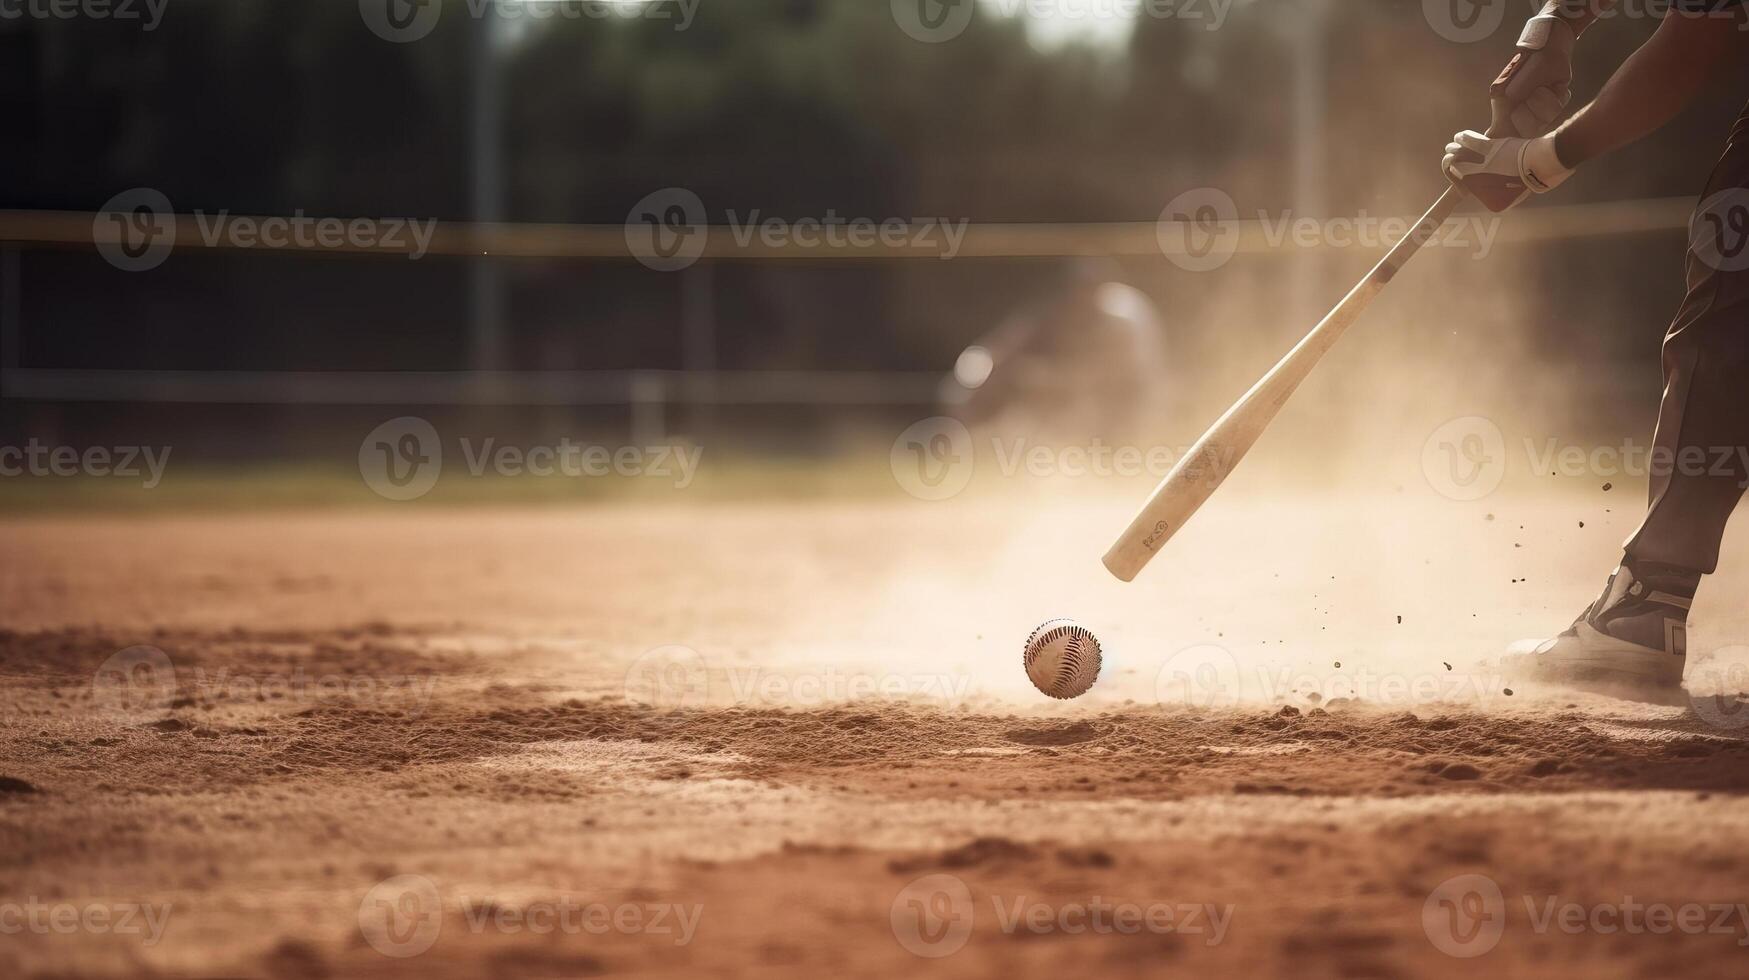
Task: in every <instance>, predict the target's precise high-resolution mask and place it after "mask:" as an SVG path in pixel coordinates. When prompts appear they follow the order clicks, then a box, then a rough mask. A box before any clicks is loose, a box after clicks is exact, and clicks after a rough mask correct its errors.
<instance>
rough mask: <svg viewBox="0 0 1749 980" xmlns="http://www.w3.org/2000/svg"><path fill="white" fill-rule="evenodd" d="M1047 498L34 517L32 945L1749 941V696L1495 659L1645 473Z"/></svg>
mask: <svg viewBox="0 0 1749 980" xmlns="http://www.w3.org/2000/svg"><path fill="white" fill-rule="evenodd" d="M1043 503H1044V504H1046V505H1045V506H1041V501H1040V500H1036V499H1035V500H1027V501H1013V502H1008V503H1003V504H992V503H990V502H987V501H983V500H977V501H972V500H967V501H961V502H956V503H950V504H933V505H932V504H923V503H920V502H907V503H904V504H895V503H891V502H868V503H862V504H827V503H810V504H775V503H774V504H753V503H747V504H732V505H731V504H721V503H719V504H712V505H706V506H689V507H680V506H646V505H636V506H633V505H625V506H612V507H597V508H592V509H559V508H537V509H526V510H501V511H495V510H486V509H479V508H467V509H457V510H443V509H438V508H432V507H411V508H406V509H400V508H396V507H385V508H380V509H367V510H359V511H335V512H304V513H284V514H270V515H261V514H257V515H233V516H224V517H195V516H186V517H177V516H161V517H152V518H139V517H134V518H125V519H124V518H93V517H80V518H76V519H75V518H38V519H31V520H15V521H10V522H6V523H0V622H3V623H4V624H5V629H4V630H3V631H0V975H6V976H27V977H29V976H44V977H47V976H55V977H62V976H97V977H137V976H157V975H162V976H189V977H194V976H200V977H217V976H232V977H237V976H246V977H276V978H277V977H312V978H314V977H390V976H394V977H403V976H405V977H422V978H428V977H447V976H488V975H489V976H502V977H531V978H532V977H568V976H589V975H596V974H648V975H682V974H686V975H697V974H706V975H713V974H714V975H730V974H737V973H747V972H753V971H759V972H761V973H767V974H781V975H795V976H821V975H833V974H844V975H858V976H882V977H887V976H894V975H901V974H914V973H928V974H931V975H935V974H940V975H964V976H990V975H1001V974H1009V975H1020V974H1022V973H1023V972H1024V974H1028V975H1051V974H1059V973H1070V972H1074V973H1085V974H1088V975H1101V976H1103V975H1136V976H1143V975H1146V976H1162V975H1165V976H1176V975H1184V976H1207V975H1234V976H1244V975H1260V974H1266V973H1267V974H1289V973H1291V974H1293V975H1296V976H1343V977H1392V976H1442V975H1454V976H1455V975H1465V974H1472V973H1473V972H1474V971H1475V970H1476V969H1477V968H1478V967H1481V968H1483V969H1486V970H1487V971H1489V972H1490V973H1491V974H1492V975H1495V976H1500V977H1517V976H1556V975H1573V976H1647V977H1651V976H1669V975H1683V976H1691V977H1707V976H1720V977H1723V976H1740V975H1742V971H1743V964H1744V963H1745V962H1749V904H1740V903H1749V848H1746V846H1745V845H1746V844H1749V808H1746V807H1744V806H1743V805H1742V798H1743V793H1744V791H1745V790H1746V789H1749V749H1746V747H1745V743H1744V741H1743V733H1744V732H1745V731H1749V717H1742V716H1739V715H1737V714H1734V713H1732V712H1731V711H1729V710H1727V709H1726V707H1725V706H1722V705H1721V704H1719V703H1718V702H1716V701H1713V700H1712V699H1708V698H1697V699H1695V701H1694V702H1693V703H1692V704H1688V705H1675V706H1670V707H1656V706H1643V705H1628V704H1623V703H1619V702H1613V701H1608V700H1604V699H1600V698H1595V697H1583V696H1580V697H1573V696H1567V695H1563V694H1561V693H1559V692H1540V691H1535V690H1531V689H1528V688H1525V687H1523V686H1522V685H1517V684H1515V682H1514V681H1513V680H1512V679H1511V678H1510V677H1507V676H1504V675H1502V674H1501V673H1500V672H1499V671H1498V669H1497V668H1495V667H1494V666H1493V660H1492V657H1493V655H1494V654H1495V653H1496V652H1497V651H1498V650H1499V649H1501V648H1502V647H1503V646H1504V644H1505V643H1506V642H1508V641H1510V640H1513V639H1518V638H1521V637H1526V636H1532V635H1536V634H1537V633H1539V632H1542V631H1546V630H1549V629H1555V628H1559V627H1560V626H1562V625H1564V623H1565V621H1566V620H1568V619H1570V618H1571V616H1572V614H1573V613H1574V612H1575V611H1576V610H1577V608H1578V607H1579V605H1581V604H1583V603H1584V602H1585V601H1588V600H1589V598H1590V596H1591V594H1592V593H1594V592H1595V590H1596V588H1597V586H1598V585H1599V584H1600V580H1601V576H1603V575H1604V574H1606V573H1607V571H1608V568H1609V563H1610V561H1611V560H1612V559H1613V557H1614V551H1615V548H1616V545H1617V542H1619V541H1620V540H1621V537H1622V535H1623V534H1624V533H1625V531H1626V524H1625V523H1623V522H1624V521H1625V520H1626V518H1625V517H1624V515H1623V514H1620V513H1616V512H1615V511H1619V510H1624V508H1622V507H1620V506H1617V507H1615V508H1613V509H1610V510H1606V509H1605V507H1604V506H1603V505H1602V504H1601V503H1600V502H1599V501H1597V500H1595V499H1592V498H1590V497H1583V496H1568V497H1561V498H1557V499H1541V500H1537V501H1533V502H1526V501H1516V502H1514V501H1509V500H1495V501H1492V502H1490V503H1488V504H1486V505H1480V504H1479V505H1476V506H1475V507H1474V508H1473V509H1465V510H1459V511H1455V512H1454V511H1453V510H1451V509H1449V508H1447V509H1444V510H1440V511H1437V512H1429V511H1427V510H1426V509H1424V508H1422V507H1420V506H1418V505H1415V504H1414V503H1412V502H1407V501H1403V500H1396V499H1391V498H1385V499H1380V500H1374V501H1366V502H1357V503H1355V504H1354V505H1353V508H1352V510H1351V511H1348V512H1344V513H1341V514H1336V515H1334V516H1332V515H1330V514H1324V515H1320V516H1319V518H1318V519H1316V520H1311V519H1307V518H1308V515H1307V514H1305V513H1304V512H1302V511H1300V510H1298V509H1296V508H1295V507H1293V506H1290V505H1286V504H1281V503H1269V502H1259V501H1245V500H1242V499H1235V500H1232V501H1223V506H1222V507H1220V508H1214V509H1211V510H1210V511H1209V512H1208V513H1206V514H1204V515H1202V516H1201V517H1199V519H1198V522H1197V524H1195V525H1193V527H1192V528H1191V529H1188V530H1187V531H1186V532H1185V534H1184V535H1182V536H1181V538H1180V540H1179V541H1178V542H1175V549H1177V550H1176V551H1175V553H1174V555H1173V560H1172V561H1171V562H1170V563H1168V564H1165V565H1164V566H1163V567H1159V568H1154V569H1150V570H1149V572H1148V573H1147V575H1146V576H1145V577H1144V579H1143V580H1142V581H1141V582H1139V583H1138V584H1136V585H1133V586H1122V585H1119V584H1117V583H1115V582H1112V581H1110V580H1109V579H1107V578H1106V577H1105V576H1104V575H1103V572H1101V571H1100V570H1099V569H1098V565H1097V560H1098V559H1097V556H1098V553H1099V550H1100V548H1101V546H1102V545H1103V544H1104V543H1105V542H1104V539H1105V538H1107V537H1109V534H1110V532H1111V530H1112V529H1114V528H1116V527H1118V526H1121V523H1122V520H1123V518H1124V516H1126V515H1125V514H1124V507H1125V504H1122V503H1114V504H1112V505H1109V506H1108V505H1106V504H1104V503H1093V504H1087V505H1084V506H1080V505H1077V506H1070V505H1066V504H1061V503H1056V502H1053V501H1048V500H1047V501H1044V502H1043ZM1619 503H1621V502H1618V504H1619ZM1362 515H1364V519H1362ZM1579 520H1585V521H1586V524H1587V526H1586V528H1584V529H1580V528H1579V527H1578V523H1579ZM1733 576H1735V578H1733ZM1720 578H1721V581H1724V582H1727V583H1728V582H1734V581H1742V577H1741V569H1739V568H1737V567H1736V566H1733V567H1732V568H1728V569H1726V571H1725V574H1723V575H1721V577H1720ZM1714 592H1715V593H1716V594H1719V595H1720V596H1721V597H1720V598H1714V599H1703V604H1702V606H1701V607H1700V608H1699V609H1697V611H1696V637H1697V640H1696V645H1697V649H1698V650H1700V651H1701V653H1700V655H1698V656H1697V657H1696V659H1697V660H1704V662H1705V663H1706V664H1708V665H1710V666H1709V668H1708V669H1709V670H1716V669H1720V665H1725V666H1729V665H1731V664H1733V663H1735V662H1736V660H1733V658H1737V659H1738V660H1741V659H1744V658H1743V657H1742V656H1741V654H1742V653H1743V651H1741V650H1740V649H1739V648H1736V647H1733V646H1731V645H1730V643H1729V642H1728V641H1729V640H1730V638H1731V637H1732V636H1733V635H1738V636H1741V635H1743V634H1742V632H1741V628H1742V626H1743V624H1742V623H1740V622H1738V621H1737V620H1736V619H1734V618H1733V617H1734V616H1739V615H1741V611H1740V610H1737V609H1734V608H1733V607H1732V604H1731V602H1730V595H1732V594H1740V590H1738V589H1736V588H1734V587H1731V588H1729V589H1726V588H1719V589H1715V590H1714ZM1059 615H1070V616H1075V617H1077V618H1079V619H1081V620H1082V621H1084V622H1085V623H1087V624H1088V625H1089V626H1091V627H1093V628H1094V629H1095V630H1096V631H1097V632H1098V633H1099V634H1100V636H1101V637H1102V638H1103V639H1104V641H1105V643H1106V647H1107V651H1106V657H1107V659H1106V665H1105V670H1104V673H1103V674H1102V677H1101V680H1100V684H1099V685H1098V687H1097V688H1096V689H1095V691H1094V692H1093V693H1092V694H1090V695H1089V696H1088V697H1087V698H1084V699H1082V700H1081V701H1077V702H1073V703H1069V704H1054V703H1048V702H1046V700H1045V699H1043V698H1041V697H1039V696H1038V695H1036V694H1035V693H1033V692H1031V691H1030V689H1029V688H1028V687H1027V686H1026V683H1025V679H1024V676H1023V675H1022V673H1021V671H1020V668H1019V659H1020V650H1019V643H1020V641H1021V640H1022V639H1023V638H1024V637H1025V635H1026V633H1027V632H1028V631H1029V630H1030V629H1031V628H1032V627H1033V626H1035V625H1037V623H1038V622H1039V621H1042V620H1043V619H1046V618H1050V617H1053V616H1059ZM1509 692H1510V693H1509Z"/></svg>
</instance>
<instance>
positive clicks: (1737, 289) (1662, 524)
mask: <svg viewBox="0 0 1749 980" xmlns="http://www.w3.org/2000/svg"><path fill="white" fill-rule="evenodd" d="M1731 191H1735V193H1730V194H1727V197H1726V198H1723V199H1718V198H1716V195H1719V194H1722V193H1726V192H1731ZM1708 201H1714V202H1715V203H1714V207H1712V208H1707V207H1706V203H1707V202H1708ZM1701 202H1702V203H1701V208H1700V209H1698V210H1697V212H1696V216H1695V220H1696V223H1697V228H1698V229H1699V230H1698V231H1697V232H1696V233H1695V235H1694V236H1691V237H1692V238H1694V239H1696V240H1699V239H1700V238H1701V236H1709V237H1711V238H1712V243H1711V244H1710V245H1702V246H1697V245H1696V244H1695V242H1694V241H1691V244H1690V247H1689V252H1688V295H1687V296H1686V297H1684V299H1683V300H1682V306H1681V308H1680V309H1678V310H1677V312H1676V320H1675V322H1674V323H1672V324H1671V326H1670V333H1669V335H1668V336H1666V337H1665V339H1664V401H1663V405H1662V407H1661V408H1660V410H1659V413H1658V431H1657V435H1656V436H1655V437H1654V440H1653V441H1654V446H1655V451H1654V456H1653V462H1654V467H1653V470H1652V487H1651V490H1652V503H1651V510H1650V512H1648V513H1647V514H1646V520H1645V523H1643V524H1641V525H1640V529H1639V530H1638V531H1637V532H1635V534H1634V536H1633V537H1632V538H1630V539H1629V540H1628V544H1627V553H1628V555H1629V557H1631V558H1634V559H1635V560H1638V561H1654V562H1664V563H1667V564H1671V565H1678V566H1681V567H1683V568H1687V569H1692V570H1694V571H1697V572H1708V573H1710V572H1712V571H1714V570H1715V569H1716V568H1717V567H1718V563H1719V541H1720V539H1721V538H1723V537H1724V533H1725V523H1726V522H1727V521H1728V520H1730V517H1731V511H1732V510H1733V509H1735V508H1736V506H1737V501H1738V499H1739V498H1741V497H1742V496H1743V489H1744V486H1745V485H1746V484H1749V463H1745V461H1744V459H1743V447H1745V446H1749V268H1738V267H1739V266H1749V240H1745V238H1744V236H1745V235H1749V109H1745V110H1744V113H1743V116H1742V117H1741V118H1739V119H1738V120H1737V125H1736V128H1735V131H1734V132H1733V133H1732V135H1731V142H1730V144H1729V145H1728V146H1726V148H1725V155H1724V157H1723V158H1722V159H1721V160H1720V161H1719V165H1718V168H1717V169H1715V170H1714V171H1713V175H1712V178H1711V179H1710V180H1708V181H1707V189H1706V192H1705V193H1704V194H1703V195H1701ZM1685 453H1686V455H1684V454H1685Z"/></svg>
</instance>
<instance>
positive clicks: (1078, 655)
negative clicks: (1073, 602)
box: [1025, 619, 1100, 701]
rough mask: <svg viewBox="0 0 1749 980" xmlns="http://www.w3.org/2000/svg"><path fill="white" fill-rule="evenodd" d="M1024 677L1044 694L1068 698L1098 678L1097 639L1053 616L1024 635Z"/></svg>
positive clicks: (1079, 694) (1062, 699) (1077, 624)
mask: <svg viewBox="0 0 1749 980" xmlns="http://www.w3.org/2000/svg"><path fill="white" fill-rule="evenodd" d="M1025 664H1026V676H1027V677H1028V678H1030V679H1031V680H1032V683H1033V686H1034V687H1037V688H1038V689H1039V690H1040V691H1043V692H1044V693H1045V694H1047V695H1049V696H1051V697H1053V698H1056V699H1058V700H1059V701H1067V700H1069V699H1070V698H1078V697H1080V696H1081V695H1083V694H1086V693H1087V692H1088V690H1089V689H1091V688H1092V687H1093V682H1094V681H1096V680H1098V679H1099V664H1100V656H1099V638H1098V637H1096V636H1094V635H1093V634H1092V632H1090V631H1089V630H1088V629H1087V628H1086V627H1084V626H1082V625H1081V624H1079V623H1077V622H1075V621H1074V620H1070V619H1053V620H1051V621H1050V622H1048V623H1046V624H1044V625H1043V626H1040V627H1039V628H1038V629H1035V630H1033V631H1032V635H1031V636H1029V637H1027V638H1026V654H1025Z"/></svg>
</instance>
